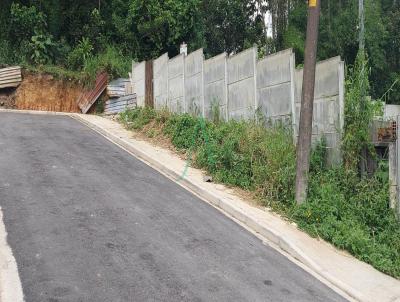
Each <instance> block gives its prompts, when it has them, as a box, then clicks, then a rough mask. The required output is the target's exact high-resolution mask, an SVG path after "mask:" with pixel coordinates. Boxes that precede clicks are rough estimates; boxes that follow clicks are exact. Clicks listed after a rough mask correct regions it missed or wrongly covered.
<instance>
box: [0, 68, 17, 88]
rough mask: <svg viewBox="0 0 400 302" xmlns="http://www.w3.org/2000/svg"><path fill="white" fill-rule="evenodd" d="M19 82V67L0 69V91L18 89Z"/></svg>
mask: <svg viewBox="0 0 400 302" xmlns="http://www.w3.org/2000/svg"><path fill="white" fill-rule="evenodd" d="M21 82H22V75H21V67H19V66H14V67H8V68H3V69H0V89H1V88H10V87H18V86H19V84H21Z"/></svg>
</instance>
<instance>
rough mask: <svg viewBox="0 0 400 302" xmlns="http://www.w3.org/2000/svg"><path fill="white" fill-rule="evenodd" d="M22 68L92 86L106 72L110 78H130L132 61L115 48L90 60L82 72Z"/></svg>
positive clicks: (48, 66)
mask: <svg viewBox="0 0 400 302" xmlns="http://www.w3.org/2000/svg"><path fill="white" fill-rule="evenodd" d="M21 66H22V67H23V68H25V69H26V70H28V71H30V72H32V73H39V74H49V75H52V76H54V78H56V79H60V80H67V81H74V82H78V83H81V84H83V85H84V86H91V85H93V83H94V82H95V80H96V76H97V74H98V73H99V72H103V71H106V72H107V73H108V74H109V76H110V78H117V77H125V78H127V77H128V72H129V71H130V70H131V68H132V61H131V60H130V59H128V58H126V57H124V56H122V55H121V54H120V53H119V52H118V51H117V50H116V49H115V48H113V47H107V48H106V49H105V50H104V51H103V52H101V53H99V54H97V55H95V56H92V57H90V58H88V59H87V60H86V62H85V65H84V67H83V68H82V70H72V69H69V68H66V67H63V66H58V65H49V64H48V65H39V66H35V65H32V64H28V63H22V64H21Z"/></svg>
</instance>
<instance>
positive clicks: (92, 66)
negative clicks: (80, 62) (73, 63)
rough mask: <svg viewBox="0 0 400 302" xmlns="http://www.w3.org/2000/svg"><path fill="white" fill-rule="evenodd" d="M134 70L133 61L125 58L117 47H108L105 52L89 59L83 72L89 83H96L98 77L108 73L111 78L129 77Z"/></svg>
mask: <svg viewBox="0 0 400 302" xmlns="http://www.w3.org/2000/svg"><path fill="white" fill-rule="evenodd" d="M131 68H132V60H131V59H130V58H128V57H125V56H124V55H123V54H122V53H121V52H119V51H118V50H117V49H116V48H115V47H112V46H108V47H107V48H106V49H105V50H104V51H103V52H101V53H99V54H97V55H95V56H91V57H88V58H87V60H86V61H85V64H84V67H83V71H84V73H85V75H86V77H87V80H88V81H92V82H93V81H94V79H95V78H96V75H97V74H98V73H99V72H101V71H106V72H107V73H108V74H109V75H110V76H111V77H113V78H117V77H128V72H129V71H130V70H131Z"/></svg>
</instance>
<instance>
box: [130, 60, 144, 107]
mask: <svg viewBox="0 0 400 302" xmlns="http://www.w3.org/2000/svg"><path fill="white" fill-rule="evenodd" d="M132 77H133V92H134V93H135V94H136V102H137V106H138V107H144V99H145V95H146V94H145V90H146V81H145V79H146V62H145V61H143V62H141V63H139V64H136V65H134V66H133V69H132Z"/></svg>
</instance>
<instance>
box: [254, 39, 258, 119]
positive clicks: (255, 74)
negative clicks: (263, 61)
mask: <svg viewBox="0 0 400 302" xmlns="http://www.w3.org/2000/svg"><path fill="white" fill-rule="evenodd" d="M257 60H258V49H257V46H254V47H253V69H254V75H253V76H254V115H255V117H256V118H257V111H258V107H259V104H258V97H257Z"/></svg>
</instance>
